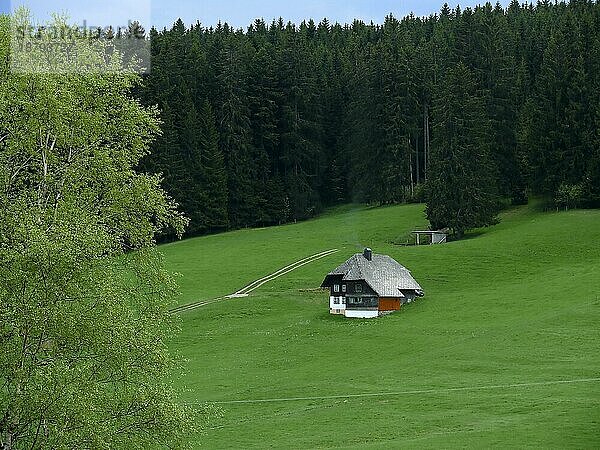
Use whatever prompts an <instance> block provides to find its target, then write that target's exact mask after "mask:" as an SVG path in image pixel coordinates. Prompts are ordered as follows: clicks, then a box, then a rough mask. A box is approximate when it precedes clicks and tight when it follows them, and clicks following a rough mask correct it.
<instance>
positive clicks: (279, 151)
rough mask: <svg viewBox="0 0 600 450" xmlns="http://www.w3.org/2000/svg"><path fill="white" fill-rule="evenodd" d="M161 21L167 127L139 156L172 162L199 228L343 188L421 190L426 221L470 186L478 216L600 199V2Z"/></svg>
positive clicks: (415, 194)
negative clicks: (340, 18) (347, 16)
mask: <svg viewBox="0 0 600 450" xmlns="http://www.w3.org/2000/svg"><path fill="white" fill-rule="evenodd" d="M149 34H150V37H151V42H152V64H153V66H152V71H151V73H150V74H149V75H148V76H147V77H146V79H145V82H144V87H143V88H141V89H140V90H139V92H138V94H139V96H140V98H141V100H142V102H143V103H144V104H146V105H155V104H156V105H158V106H159V108H160V109H161V111H162V112H161V119H162V122H163V125H162V128H163V133H162V136H161V137H160V138H159V139H158V140H157V141H156V142H155V144H154V148H153V152H152V155H151V156H149V157H147V158H146V159H145V160H144V162H143V164H142V166H143V169H144V170H147V171H152V172H161V173H162V174H163V176H164V179H165V188H166V190H167V191H168V192H169V193H170V194H171V195H172V196H173V197H174V198H175V199H176V200H177V201H178V202H179V203H180V205H181V208H182V210H183V211H185V213H186V214H187V215H188V216H189V217H190V219H191V223H190V227H189V230H188V233H189V234H190V235H198V234H205V233H212V232H217V231H222V230H226V229H233V228H241V227H250V226H265V225H270V224H278V223H285V222H289V221H295V220H301V219H306V218H309V217H311V216H314V215H315V214H316V213H318V212H319V211H320V210H321V209H322V208H324V207H326V206H329V205H333V204H336V203H342V202H349V201H360V202H369V203H374V204H390V203H396V202H410V201H423V200H426V201H427V203H428V217H429V219H430V221H431V222H432V226H452V225H453V224H452V223H448V219H447V218H448V216H449V215H448V213H447V209H448V205H449V204H451V203H452V202H454V201H458V200H457V198H458V197H465V198H466V199H467V200H466V203H463V204H462V206H461V209H462V213H463V214H471V215H472V217H469V219H468V220H467V222H468V223H469V224H470V225H473V226H479V225H486V224H488V223H487V222H489V221H490V218H491V217H492V216H493V215H494V213H493V212H494V211H495V210H497V208H498V205H499V204H500V203H501V202H512V203H516V204H518V203H523V202H526V201H527V198H528V196H531V195H534V196H539V197H543V198H545V199H546V200H547V201H548V202H551V203H552V204H554V205H555V206H557V207H561V206H594V205H597V204H598V201H599V199H600V133H599V131H598V129H599V127H600V4H599V3H598V2H594V1H586V0H577V1H571V2H570V3H568V4H565V3H562V2H561V3H551V2H549V1H541V2H538V3H537V4H536V5H527V4H525V5H520V4H519V3H518V2H517V1H516V0H515V1H513V2H512V3H511V4H510V5H509V6H508V7H507V8H503V7H501V6H500V5H496V6H492V5H491V4H489V3H487V4H486V5H485V6H478V7H476V8H473V9H471V8H466V9H464V10H463V9H461V8H460V7H458V6H457V7H456V8H455V9H451V8H450V7H448V5H444V7H443V8H442V9H441V11H440V12H439V13H438V14H436V15H432V16H430V17H426V18H421V17H415V16H408V17H404V18H403V19H397V18H395V17H393V16H391V15H390V16H388V17H386V18H385V21H384V23H383V24H382V25H378V24H365V23H363V22H361V21H355V22H354V23H352V24H346V25H340V24H337V23H336V24H332V23H330V22H329V21H328V20H327V19H323V20H321V22H320V23H318V24H317V23H315V22H313V21H312V20H311V21H307V22H302V23H301V24H300V25H295V24H292V23H286V22H285V21H284V20H283V19H279V20H278V21H274V22H272V23H270V24H269V23H265V22H264V21H262V20H256V21H255V22H254V23H253V24H252V25H250V26H249V27H248V28H247V29H246V30H241V29H233V28H231V27H230V26H228V25H227V24H218V25H217V26H216V27H208V28H207V27H205V26H203V25H202V24H200V23H196V24H194V25H192V26H186V25H185V24H184V23H183V22H182V21H177V22H176V23H175V24H174V26H173V27H172V28H171V29H170V30H167V29H165V30H162V31H158V30H156V29H152V30H150V32H149ZM469 201H476V202H478V207H479V208H482V210H480V209H478V208H470V207H469ZM436 205H437V206H438V207H436ZM481 211H483V213H481ZM490 211H491V212H492V213H489V212H490ZM458 231H461V230H460V226H459V227H458Z"/></svg>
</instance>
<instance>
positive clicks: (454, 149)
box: [425, 63, 498, 237]
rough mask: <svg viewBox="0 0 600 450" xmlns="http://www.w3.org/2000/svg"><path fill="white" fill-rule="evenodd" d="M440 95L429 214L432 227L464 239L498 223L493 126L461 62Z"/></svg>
mask: <svg viewBox="0 0 600 450" xmlns="http://www.w3.org/2000/svg"><path fill="white" fill-rule="evenodd" d="M436 94H437V95H436V96H435V105H434V106H435V109H434V114H435V125H434V129H433V142H432V149H431V166H430V172H429V179H428V181H427V185H426V192H425V196H426V201H427V208H426V214H427V218H428V219H429V221H430V223H431V225H432V227H433V228H435V229H439V228H444V227H447V228H449V229H451V230H452V231H453V232H454V233H455V234H456V235H457V236H458V237H461V236H463V234H464V233H465V231H467V230H469V229H473V228H477V227H482V226H488V225H491V224H493V223H495V222H496V214H497V212H498V198H497V194H496V188H495V186H494V183H493V180H494V179H495V171H494V167H493V165H492V163H491V159H490V153H489V152H490V150H489V149H490V142H489V141H488V139H489V130H488V127H489V124H488V123H487V121H486V119H485V108H484V103H483V99H482V98H481V97H480V96H479V94H478V92H477V87H476V84H475V82H474V80H473V76H472V74H471V73H470V72H469V69H468V68H467V67H466V66H465V65H464V64H463V63H459V64H458V65H457V66H456V67H454V68H452V69H450V70H449V71H448V73H447V75H446V76H445V77H444V79H443V80H442V82H441V83H440V86H439V87H438V92H437V93H436Z"/></svg>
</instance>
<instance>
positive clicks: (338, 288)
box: [333, 284, 340, 292]
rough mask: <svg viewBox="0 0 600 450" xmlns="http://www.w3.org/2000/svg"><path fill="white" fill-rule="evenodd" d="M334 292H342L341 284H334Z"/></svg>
mask: <svg viewBox="0 0 600 450" xmlns="http://www.w3.org/2000/svg"><path fill="white" fill-rule="evenodd" d="M333 292H340V285H339V284H334V285H333Z"/></svg>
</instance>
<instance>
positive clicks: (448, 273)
mask: <svg viewBox="0 0 600 450" xmlns="http://www.w3.org/2000/svg"><path fill="white" fill-rule="evenodd" d="M424 223H425V219H424V217H423V213H422V207H420V206H399V207H390V208H382V209H365V208H361V207H352V208H344V209H340V210H336V211H334V212H332V213H331V214H329V215H327V216H325V217H323V218H320V219H317V220H314V221H310V222H306V223H302V224H297V225H289V226H284V227H279V228H273V229H266V230H248V231H240V232H235V233H228V234H224V235H220V236H211V237H206V238H201V239H196V240H191V241H186V242H181V243H177V244H172V245H168V246H165V247H163V251H164V253H165V255H166V259H167V262H168V264H169V265H170V267H172V268H173V269H175V270H177V271H179V272H181V273H182V274H183V276H182V279H181V282H182V286H183V290H184V295H183V296H182V299H181V301H182V303H187V302H189V301H192V300H200V299H204V298H209V297H213V296H218V295H223V294H227V293H230V292H232V291H234V290H236V289H238V288H240V287H242V286H243V285H244V284H246V283H247V282H249V281H252V280H253V279H255V278H259V277H260V276H262V275H265V274H267V273H270V272H272V271H274V270H276V269H278V268H279V267H281V266H284V265H286V264H287V263H290V262H293V261H295V260H297V259H300V258H302V257H304V256H308V255H311V254H313V253H317V252H319V251H322V250H326V249H329V248H340V250H341V251H340V252H339V253H337V254H335V255H333V256H331V257H327V258H324V259H322V260H319V261H317V262H315V263H314V264H311V265H308V266H305V267H302V268H301V269H298V270H297V271H295V272H292V273H290V274H288V275H287V276H285V277H282V278H279V279H277V280H275V281H274V282H272V283H270V284H268V285H265V286H263V287H262V288H260V289H259V290H257V291H256V292H254V293H253V294H252V295H251V296H250V297H249V298H245V299H235V300H227V301H225V302H222V303H217V304H212V305H210V306H207V307H205V308H203V309H199V310H197V311H193V312H188V313H184V314H182V319H183V323H182V328H183V331H182V334H181V335H180V336H179V339H178V341H177V342H175V343H173V347H174V348H175V349H176V350H177V351H178V352H179V353H180V354H182V355H183V356H185V357H186V358H188V359H189V363H188V372H187V373H186V374H185V375H184V376H183V377H182V378H181V379H178V380H176V382H177V383H180V384H181V385H182V386H184V387H185V388H186V393H185V401H187V402H189V403H192V404H198V405H202V404H204V403H205V402H213V401H228V400H244V399H273V398H285V397H320V396H325V397H328V396H335V395H346V394H364V393H381V392H405V393H403V394H397V395H388V396H374V397H354V398H330V399H320V400H318V399H313V400H297V401H276V402H268V403H244V404H219V405H217V406H216V407H215V408H216V409H217V410H218V411H219V412H220V413H221V415H222V416H221V417H220V418H218V419H214V420H213V421H212V422H211V423H210V426H209V428H208V429H207V431H206V433H204V434H202V435H198V436H197V439H196V440H195V441H194V444H195V445H196V446H198V447H200V446H203V447H206V448H225V447H235V448H265V447H267V448H268V447H280V448H289V447H296V448H390V447H392V448H399V447H402V448H413V447H415V448H416V447H418V448H423V447H430V448H433V447H436V448H438V447H555V448H564V447H570V448H598V447H599V446H600V382H597V381H596V382H577V383H564V384H535V383H546V382H552V381H564V380H566V381H570V380H578V379H584V378H597V377H600V370H599V368H600V353H599V352H598V347H599V344H600V332H599V331H598V325H599V323H600V250H599V248H600V247H599V244H598V243H599V242H600V211H572V212H566V213H539V212H536V211H534V210H533V209H532V208H530V207H521V208H518V209H513V210H511V211H509V212H507V213H505V214H504V215H503V220H502V223H501V224H500V225H498V226H496V227H494V228H491V229H488V230H485V231H482V232H480V233H476V234H473V235H472V236H470V238H469V239H466V240H463V241H460V242H454V243H450V244H448V245H442V246H431V247H430V246H423V247H403V246H397V245H394V242H398V241H403V240H404V239H405V236H406V234H407V232H408V231H410V230H411V229H412V228H413V227H416V226H419V225H424ZM363 245H370V246H372V247H373V249H374V251H375V252H377V253H387V254H390V255H391V256H393V257H394V258H396V259H397V260H398V261H399V262H401V263H402V264H404V265H406V266H407V267H408V268H409V269H411V270H412V273H413V275H414V276H415V278H416V279H417V280H418V281H419V282H420V283H421V285H422V286H423V288H424V290H425V293H426V296H425V298H423V299H421V300H420V301H418V302H417V303H415V304H413V305H410V306H408V307H405V308H403V310H402V311H401V312H399V313H396V314H394V315H391V316H388V317H385V318H382V319H377V320H349V319H345V318H343V317H332V316H330V315H329V314H328V309H327V308H328V302H327V294H323V293H319V292H314V291H304V290H303V289H307V288H314V287H317V286H318V285H319V283H320V282H321V280H322V278H323V277H324V275H325V274H326V273H327V272H328V271H329V270H330V269H331V268H333V267H335V266H336V265H337V264H339V263H341V262H343V261H344V260H345V259H346V258H347V257H348V256H350V255H351V254H352V253H355V252H357V251H359V250H360V248H361V247H362V246H363ZM514 384H518V385H522V384H527V386H513V387H509V385H514ZM489 386H504V387H498V388H488V387H489ZM454 388H464V389H462V390H455V389H454ZM406 391H428V392H413V393H406Z"/></svg>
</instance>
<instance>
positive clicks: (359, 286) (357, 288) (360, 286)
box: [356, 283, 362, 292]
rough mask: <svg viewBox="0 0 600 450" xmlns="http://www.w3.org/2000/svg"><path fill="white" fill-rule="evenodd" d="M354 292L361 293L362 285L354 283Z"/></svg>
mask: <svg viewBox="0 0 600 450" xmlns="http://www.w3.org/2000/svg"><path fill="white" fill-rule="evenodd" d="M356 292H362V284H360V283H356Z"/></svg>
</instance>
